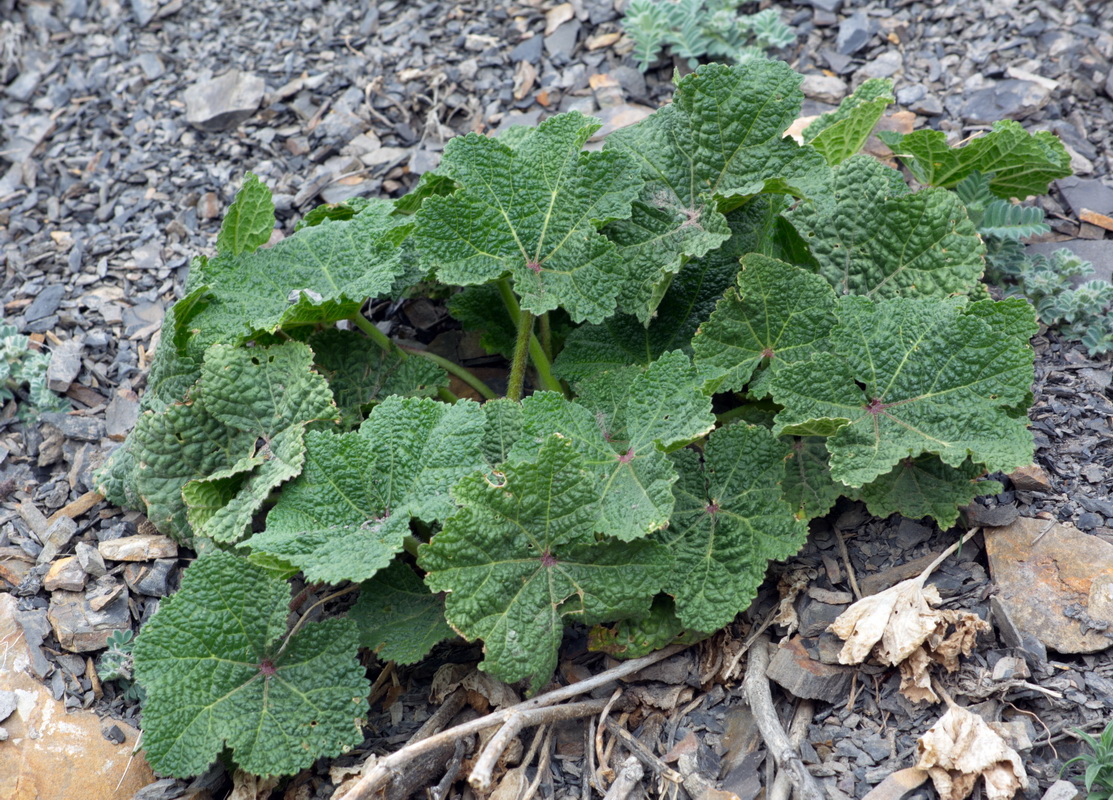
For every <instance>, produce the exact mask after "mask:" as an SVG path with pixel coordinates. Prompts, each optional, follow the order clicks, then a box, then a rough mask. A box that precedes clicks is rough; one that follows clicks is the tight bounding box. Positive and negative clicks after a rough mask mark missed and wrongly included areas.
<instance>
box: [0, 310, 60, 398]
mask: <svg viewBox="0 0 1113 800" xmlns="http://www.w3.org/2000/svg"><path fill="white" fill-rule="evenodd" d="M49 365H50V355H49V354H48V353H46V352H40V351H37V350H33V349H32V348H31V340H30V339H29V338H27V337H26V336H21V335H20V334H19V330H18V329H17V328H15V327H14V326H12V325H0V403H6V402H7V401H8V400H11V399H13V398H14V397H15V396H16V392H17V391H19V390H21V389H23V388H24V387H26V392H27V403H28V405H29V406H30V407H27V406H24V407H23V408H21V409H20V416H22V417H29V416H33V415H34V414H37V413H39V412H42V411H69V410H70V404H69V401H68V400H66V399H65V398H63V397H60V396H58V395H56V394H55V393H54V392H52V391H51V390H50V387H48V386H47V383H46V370H47V367H48V366H49Z"/></svg>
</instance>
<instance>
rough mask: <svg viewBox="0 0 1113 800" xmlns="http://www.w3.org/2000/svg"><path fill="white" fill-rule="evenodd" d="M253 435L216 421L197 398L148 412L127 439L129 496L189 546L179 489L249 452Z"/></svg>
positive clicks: (153, 520)
mask: <svg viewBox="0 0 1113 800" xmlns="http://www.w3.org/2000/svg"><path fill="white" fill-rule="evenodd" d="M256 438H257V437H256V436H254V435H253V434H251V433H248V432H246V431H242V430H237V429H235V428H233V427H230V426H229V425H227V424H225V423H224V422H223V421H221V420H220V419H218V418H217V417H216V416H214V415H213V414H212V412H211V411H210V410H209V409H208V408H207V406H206V404H205V402H204V400H203V399H202V398H197V399H195V400H194V401H193V402H192V403H190V404H188V405H172V406H167V408H166V409H164V410H163V411H161V412H158V413H156V412H153V411H148V412H146V413H145V414H141V415H140V416H139V419H138V420H136V423H135V430H134V431H133V433H132V435H131V438H130V439H129V443H130V444H129V447H130V448H131V453H132V456H131V457H132V459H133V460H134V469H135V473H134V481H135V491H136V492H137V493H138V495H139V498H140V499H141V500H142V501H143V503H144V505H146V512H147V518H148V519H150V521H151V523H152V524H153V525H154V526H155V527H156V528H158V529H159V530H160V531H162V532H163V533H166V534H169V535H170V536H173V537H174V538H176V539H179V540H181V541H189V539H190V537H191V536H192V535H193V530H192V528H191V527H190V525H189V522H188V520H187V517H186V504H185V501H184V500H183V499H182V487H184V486H185V485H186V483H188V482H189V481H191V480H193V479H195V478H201V477H205V476H208V475H210V474H212V473H214V472H216V471H217V470H221V469H225V468H227V467H230V466H231V465H232V464H234V463H235V462H236V461H237V460H238V459H239V458H240V457H241V456H242V455H243V454H245V453H251V451H252V449H253V448H254V445H255V441H256Z"/></svg>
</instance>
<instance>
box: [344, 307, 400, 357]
mask: <svg viewBox="0 0 1113 800" xmlns="http://www.w3.org/2000/svg"><path fill="white" fill-rule="evenodd" d="M352 322H354V323H355V326H356V327H357V328H359V329H360V330H361V331H363V332H364V333H366V334H367V335H368V336H369V337H370V338H371V341H373V342H374V343H375V344H377V345H378V346H379V347H381V348H382V349H383V350H385V351H386V352H388V353H389V352H390V351H391V350H393V349H394V342H392V341H391V340H390V337H389V336H387V335H386V334H385V333H383V332H382V331H381V330H379V326H378V325H376V324H375V323H373V322H372V321H371V320H369V319H368V318H367V317H365V316H363V314H362V313H359V314H356V315H355V316H354V317H352ZM405 357H406V354H405V353H403V354H402V358H403V359H404V358H405Z"/></svg>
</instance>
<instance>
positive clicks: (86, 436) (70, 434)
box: [39, 411, 104, 442]
mask: <svg viewBox="0 0 1113 800" xmlns="http://www.w3.org/2000/svg"><path fill="white" fill-rule="evenodd" d="M39 419H41V420H42V421H43V422H47V423H49V424H51V425H53V426H54V427H55V428H57V429H58V430H59V431H61V433H62V435H63V436H65V437H66V438H67V439H76V440H77V441H79V442H99V441H100V440H101V439H102V438H104V423H103V422H102V421H101V420H99V419H96V418H95V417H82V416H79V415H76V414H64V413H62V412H60V411H48V412H46V413H44V414H40V415H39Z"/></svg>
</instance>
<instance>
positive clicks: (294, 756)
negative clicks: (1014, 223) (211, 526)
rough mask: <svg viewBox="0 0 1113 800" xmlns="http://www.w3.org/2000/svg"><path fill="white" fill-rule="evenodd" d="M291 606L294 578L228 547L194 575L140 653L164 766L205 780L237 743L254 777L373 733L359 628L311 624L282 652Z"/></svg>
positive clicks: (148, 631)
mask: <svg viewBox="0 0 1113 800" xmlns="http://www.w3.org/2000/svg"><path fill="white" fill-rule="evenodd" d="M289 603H290V589H289V586H288V585H287V584H286V583H285V581H281V580H277V579H275V578H273V577H271V576H270V575H269V574H268V573H267V572H266V570H264V569H263V568H261V567H257V566H255V565H254V564H250V563H248V562H247V561H245V560H244V559H241V558H238V557H236V556H234V555H231V554H228V553H222V552H219V551H218V552H214V553H213V554H211V555H208V556H204V557H202V558H200V559H198V560H197V561H195V562H194V563H193V564H192V565H190V567H189V568H188V569H187V570H186V571H185V574H184V575H183V577H182V586H181V589H180V590H179V591H178V592H177V593H176V594H175V595H173V596H171V597H168V598H166V599H164V600H163V601H162V602H161V604H160V606H159V609H158V611H157V612H156V613H155V615H154V616H153V617H152V618H151V619H150V620H149V621H148V622H147V623H145V624H144V626H143V630H142V632H141V633H140V634H139V638H138V639H137V640H136V643H135V649H134V656H135V675H136V678H137V679H138V680H139V682H140V684H142V685H143V687H144V688H145V689H146V690H147V701H146V702H145V703H144V704H143V747H144V749H145V750H146V755H147V760H148V761H149V762H150V764H151V767H152V768H153V769H154V770H156V771H157V772H159V773H161V774H163V775H173V776H175V777H180V778H185V777H189V776H191V775H199V774H201V773H202V772H204V771H205V770H206V769H208V767H209V765H210V764H211V763H212V762H214V761H215V760H216V759H217V757H218V756H219V755H220V753H221V751H222V750H223V749H224V748H225V747H228V748H231V751H232V758H233V759H234V760H235V762H236V764H238V765H239V766H240V768H242V769H243V770H244V771H246V772H251V773H254V774H256V775H292V774H293V773H295V772H298V771H300V770H301V769H303V768H305V767H308V766H309V765H311V764H312V763H313V762H314V761H315V760H316V759H318V758H320V757H321V756H336V755H339V754H340V753H341V752H342V751H343V750H345V749H347V748H349V747H354V746H355V745H357V744H359V743H360V742H361V741H362V740H363V732H362V730H361V727H360V718H361V717H363V716H364V714H365V713H366V711H367V700H366V697H367V694H368V692H369V691H370V685H369V683H368V681H367V679H366V678H365V677H364V669H363V667H361V666H360V664H359V662H358V661H357V660H356V650H357V649H358V643H357V641H356V629H355V625H354V623H352V622H350V621H348V620H340V619H331V620H326V621H324V622H310V623H308V624H307V625H306V626H305V627H304V628H302V629H301V630H300V631H299V632H298V633H296V634H294V636H293V637H292V638H291V639H290V641H289V643H288V645H287V646H286V648H285V650H283V651H281V652H279V638H280V637H281V636H282V635H283V634H284V633H285V632H286V617H287V615H288V614H289Z"/></svg>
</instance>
